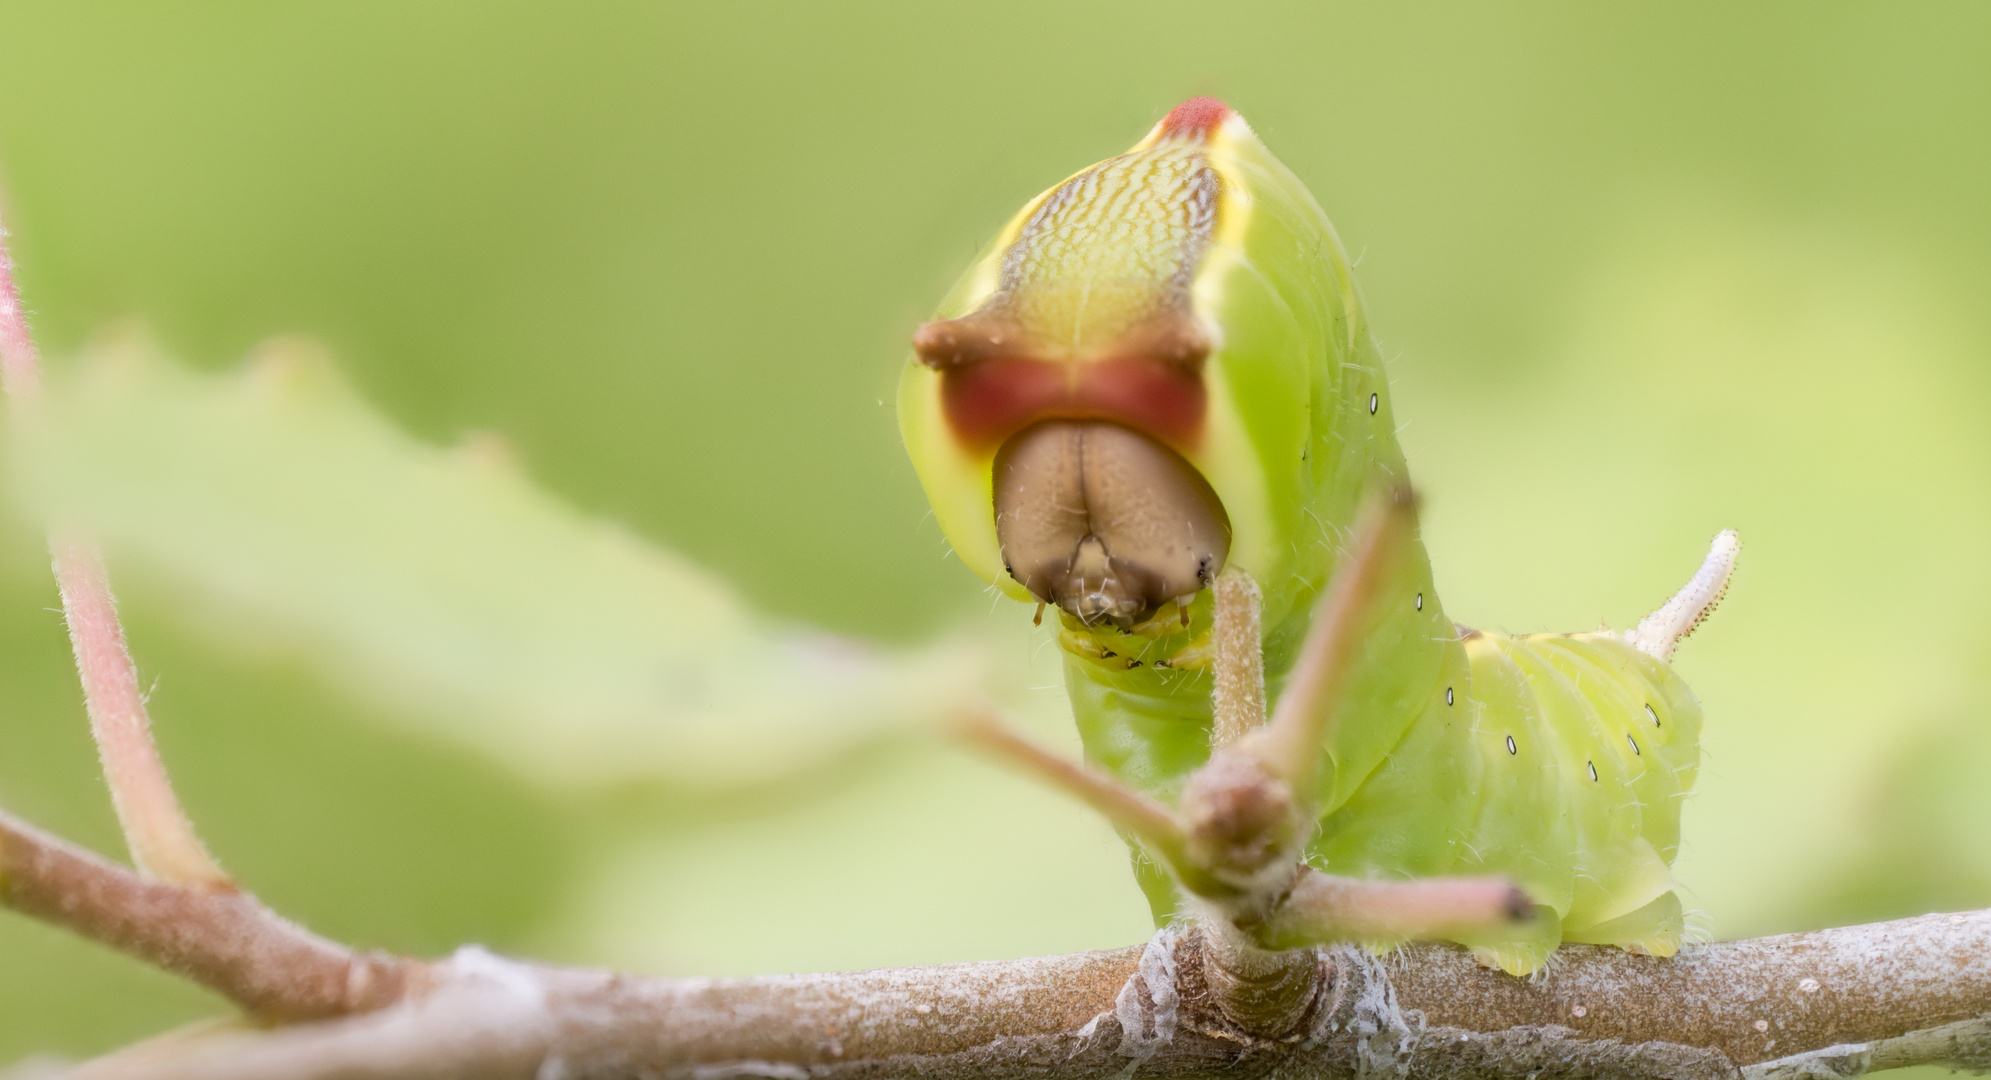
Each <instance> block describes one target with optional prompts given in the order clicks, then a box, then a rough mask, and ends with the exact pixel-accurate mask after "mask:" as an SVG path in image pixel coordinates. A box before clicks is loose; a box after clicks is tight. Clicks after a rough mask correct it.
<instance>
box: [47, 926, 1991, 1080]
mask: <svg viewBox="0 0 1991 1080" xmlns="http://www.w3.org/2000/svg"><path fill="white" fill-rule="evenodd" d="M1315 956H1316V958H1317V963H1318V965H1319V969H1318V970H1319V978H1318V980H1317V984H1316V990H1315V992H1314V997H1313V1001H1312V1002H1311V1004H1310V1005H1309V1007H1308V1008H1307V1009H1305V1010H1304V1012H1303V1014H1302V1015H1300V1016H1299V1017H1298V1019H1297V1021H1296V1023H1295V1024H1294V1025H1293V1026H1292V1028H1291V1029H1290V1030H1285V1031H1278V1032H1264V1031H1247V1030H1244V1029H1241V1028H1239V1027H1238V1026H1237V1025H1236V1024H1235V1023H1233V1022H1232V1021H1231V1020H1230V1019H1229V1018H1228V1017H1227V1016H1226V1015H1225V1014H1224V1012H1223V1011H1222V1010H1221V1009H1220V1008H1219V1007H1218V1003H1217V1002H1216V1001H1215V1000H1214V997H1213V995H1212V994H1211V992H1210V987H1209V986H1208V985H1207V984H1206V982H1205V971H1206V958H1205V955H1204V944H1203V940H1202V938H1201V936H1200V935H1199V934H1198V933H1196V932H1194V931H1193V930H1191V931H1182V930H1176V929H1171V930H1166V931H1163V932H1162V933H1161V934H1160V935H1157V937H1156V938H1155V940H1154V941H1151V942H1149V943H1148V944H1147V945H1146V946H1139V947H1134V948H1128V949H1118V950H1113V951H1109V952H1094V953H1079V954H1074V955H1069V956H1053V957H1042V958H1036V959H1028V960H1011V961H997V962H989V963H976V964H956V965H947V966H942V967H929V968H904V969H893V970H882V971H869V972H847V973H832V974H823V975H794V976H772V977H765V978H751V979H651V978H637V977H631V976H627V975H618V974H612V973H607V972H591V971H576V970H571V969H561V968H551V967H542V966H536V965H530V964H522V963H518V962H515V961H510V960H505V959H502V958H499V957H496V956H493V955H491V954H489V953H486V952H483V951H482V950H477V949H467V950H464V951H462V952H459V953H458V954H457V955H456V956H454V957H452V958H450V959H449V960H446V961H443V962H440V963H438V964H436V965H434V967H433V969H432V982H431V983H430V984H429V985H428V987H427V988H426V989H425V990H423V991H421V992H418V993H414V994H411V995H410V996H409V997H408V998H407V999H405V1000H404V1001H403V1002H401V1003H400V1004H397V1005H394V1006H391V1007H389V1008H386V1009H383V1010H380V1011H377V1012H373V1013H369V1014H365V1015H359V1016H352V1017H347V1018H344V1019H338V1020H331V1021H325V1022H320V1023H316V1024H308V1025H301V1026H296V1027H292V1028H287V1029H283V1030H279V1031H275V1032H249V1031H240V1030H236V1031H226V1032H210V1033H206V1034H202V1035H199V1036H195V1037H183V1038H178V1039H173V1040H168V1041H163V1042H159V1043H154V1044H148V1045H146V1046H143V1047H140V1048H136V1049H134V1050H133V1051H128V1052H126V1053H125V1054H121V1055H117V1056H115V1057H112V1058H106V1059H103V1060H101V1061H98V1062H96V1063H93V1064H91V1065H89V1066H86V1067H84V1068H83V1069H81V1070H79V1071H78V1072H77V1074H76V1076H77V1078H78V1080H104V1078H115V1080H169V1078H179V1077H189V1078H191V1077H201V1078H205V1080H231V1078H244V1080H246V1078H250V1077H273V1076H283V1077H294V1078H298V1080H313V1078H333V1077H338V1078H360V1077H365V1078H374V1080H388V1078H402V1077H417V1076H420V1077H472V1076H475V1077H480V1078H492V1080H502V1078H509V1077H517V1078H520V1080H526V1078H534V1080H538V1078H546V1077H562V1078H569V1080H571V1078H578V1077H607V1076H646V1077H647V1076H659V1077H665V1076H669V1077H690V1078H696V1080H720V1078H725V1077H737V1076H768V1077H782V1078H790V1080H803V1078H805V1077H821V1078H834V1077H845V1076H848V1077H859V1076H862V1077H871V1076H912V1075H918V1076H921V1077H926V1078H940V1080H946V1078H961V1080H968V1078H988V1077H997V1076H1003V1077H1010V1076H1026V1075H1027V1076H1050V1075H1055V1076H1060V1077H1106V1076H1130V1075H1134V1074H1135V1073H1138V1074H1139V1075H1142V1076H1154V1077H1191V1076H1205V1075H1210V1074H1213V1073H1219V1072H1221V1073H1222V1074H1223V1075H1225V1076H1238V1077H1259V1076H1272V1075H1281V1076H1297V1075H1323V1076H1361V1077H1365V1078H1371V1080H1374V1078H1384V1077H1390V1078H1403V1080H1424V1078H1432V1080H1438V1078H1445V1080H1452V1078H1458V1077H1468V1076H1471V1077H1502V1078H1505V1077H1513V1078H1515V1080H1520V1078H1522V1077H1527V1076H1536V1075H1556V1076H1578V1075H1581V1076H1603V1077H1627V1078H1629V1077H1658V1076H1668V1077H1707V1078H1715V1077H1737V1076H1748V1077H1750V1078H1751V1080H1795V1078H1797V1077H1815V1076H1853V1075H1858V1074H1859V1073H1861V1072H1863V1071H1866V1070H1868V1069H1876V1068H1893V1067H1898V1066H1900V1065H1905V1064H1920V1063H1936V1064H1949V1065H1952V1066H1958V1067H1966V1068H1973V1067H1974V1068H1983V1067H1986V1066H1987V1065H1991V1019H1988V1018H1991V911H1986V912H1974V913H1970V914H1966V915H1931V916H1924V917H1921V918H1917V919H1906V920H1902V921H1899V922H1892V923H1879V924H1874V925H1870V926H1858V927H1847V928H1842V929H1835V930H1822V931H1817V932H1813V933H1804V934H1788V935H1783V936H1780V937H1773V938H1763V939H1758V940H1753V941H1737V942H1724V943H1718V944H1712V945H1701V946H1695V947H1692V948H1689V949H1687V950H1685V951H1683V952H1682V953H1681V954H1680V955H1679V956H1678V957H1674V958H1669V959H1664V960H1660V959H1654V958H1651V957H1640V956H1634V955H1631V954H1629V953H1625V952H1622V951H1619V950H1616V949H1610V948H1604V947H1597V946H1582V945H1576V946H1565V947H1564V948H1563V949H1562V950H1561V952H1559V953H1558V954H1557V956H1558V963H1557V964H1556V965H1555V967H1554V968H1553V969H1552V970H1551V971H1550V972H1549V973H1547V974H1546V975H1545V976H1543V977H1540V978H1537V979H1532V980H1522V979H1516V978H1513V977H1511V976H1508V975H1506V974H1503V973H1501V972H1498V971H1493V970H1489V969H1486V968H1482V967H1480V966H1479V965H1477V964H1476V963H1474V962H1473V960H1472V959H1471V957H1470V956H1469V955H1467V954H1466V953H1465V952H1464V951H1463V950H1461V949H1458V948H1455V947H1452V946H1446V945H1412V946H1408V947H1405V948H1403V949H1399V950H1397V951H1396V952H1395V953H1393V954H1391V955H1390V956H1389V957H1387V958H1384V959H1380V960H1379V959H1377V958H1375V957H1373V956H1371V955H1369V954H1368V953H1366V952H1364V951H1362V950H1360V949H1357V948H1354V947H1351V946H1335V947H1331V948H1325V949H1321V950H1318V951H1316V953H1315Z"/></svg>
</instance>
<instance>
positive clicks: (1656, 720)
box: [1645, 701, 1659, 727]
mask: <svg viewBox="0 0 1991 1080" xmlns="http://www.w3.org/2000/svg"><path fill="white" fill-rule="evenodd" d="M1645 715H1647V716H1650V717H1652V726H1653V727H1658V726H1659V714H1658V713H1656V712H1654V711H1652V702H1650V701H1648V702H1646V703H1645Z"/></svg>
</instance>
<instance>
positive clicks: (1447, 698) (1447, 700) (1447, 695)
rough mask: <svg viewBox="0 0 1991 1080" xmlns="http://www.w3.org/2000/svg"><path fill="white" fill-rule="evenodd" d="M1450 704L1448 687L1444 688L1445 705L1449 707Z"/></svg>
mask: <svg viewBox="0 0 1991 1080" xmlns="http://www.w3.org/2000/svg"><path fill="white" fill-rule="evenodd" d="M1451 703H1452V688H1451V687H1449V686H1448V687H1446V688H1445V704H1447V705H1450V704H1451Z"/></svg>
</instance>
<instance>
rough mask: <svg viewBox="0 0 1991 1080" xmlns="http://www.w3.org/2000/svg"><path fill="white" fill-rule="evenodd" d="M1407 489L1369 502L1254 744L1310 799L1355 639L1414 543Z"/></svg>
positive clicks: (1412, 508)
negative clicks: (1269, 719)
mask: <svg viewBox="0 0 1991 1080" xmlns="http://www.w3.org/2000/svg"><path fill="white" fill-rule="evenodd" d="M1416 518H1417V511H1416V505H1415V499H1414V498H1413V497H1412V495H1411V492H1410V489H1409V488H1408V487H1403V486H1399V487H1394V488H1390V489H1388V490H1387V491H1386V492H1385V493H1384V494H1383V495H1382V496H1380V497H1377V498H1374V499H1372V500H1370V503H1369V505H1368V506H1367V507H1366V508H1365V509H1364V510H1363V512H1362V515H1361V517H1360V519H1359V520H1358V521H1357V522H1356V526H1355V537H1354V542H1353V543H1352V544H1351V545H1350V546H1349V549H1348V554H1347V556H1346V558H1344V559H1343V561H1342V563H1341V565H1340V566H1339V567H1337V568H1336V570H1335V573H1334V579H1333V580H1332V581H1330V582H1329V583H1328V588H1327V594H1326V595H1325V596H1323V597H1322V598H1321V601H1320V604H1319V606H1318V607H1316V608H1315V612H1314V621H1313V626H1312V627H1311V628H1310V629H1309V630H1308V631H1307V637H1306V641H1305V642H1304V643H1302V644H1301V646H1300V654H1299V658H1298V659H1297V660H1296V661H1295V662H1294V664H1293V670H1292V674H1291V675H1290V676H1288V677H1287V680H1286V692H1285V694H1284V695H1283V696H1282V697H1280V699H1279V707H1278V709H1277V710H1276V711H1275V712H1274V713H1273V714H1272V722H1271V724H1270V725H1269V726H1268V727H1266V728H1265V730H1264V732H1263V733H1262V734H1259V735H1257V736H1255V737H1254V738H1253V739H1252V740H1251V742H1252V743H1255V744H1256V749H1257V751H1258V752H1259V753H1260V754H1262V755H1263V756H1264V759H1265V762H1266V764H1267V765H1268V766H1270V767H1271V768H1272V769H1274V770H1275V771H1277V772H1278V773H1279V774H1280V775H1281V776H1283V777H1285V779H1286V782H1287V783H1288V784H1290V785H1291V786H1292V788H1293V791H1294V792H1296V793H1297V794H1298V795H1299V796H1300V797H1301V798H1303V799H1304V798H1310V797H1311V796H1312V794H1313V791H1314V786H1315V781H1316V779H1317V778H1318V776H1319V772H1320V765H1321V752H1320V747H1321V746H1322V744H1323V743H1325V742H1326V740H1327V736H1328V733H1329V732H1330V731H1331V730H1332V728H1333V723H1334V713H1335V707H1336V704H1337V702H1338V700H1339V698H1340V694H1341V689H1342V683H1343V681H1344V680H1345V679H1346V677H1347V674H1348V669H1349V666H1350V661H1351V658H1352V657H1353V655H1354V649H1355V645H1356V642H1358V641H1359V640H1360V639H1361V635H1362V631H1363V629H1364V624H1365V623H1366V622H1367V620H1368V616H1369V612H1370V610H1371V609H1372V608H1373V607H1374V605H1375V600H1376V594H1377V593H1378V592H1379V591H1380V589H1381V587H1382V583H1383V580H1384V579H1385V578H1386V577H1387V576H1388V575H1389V571H1390V569H1391V567H1392V566H1393V564H1394V563H1395V561H1396V559H1397V558H1398V557H1399V556H1400V555H1401V554H1402V552H1403V550H1404V549H1405V548H1406V547H1407V546H1408V545H1409V543H1410V537H1411V532H1412V529H1413V527H1414V525H1415V524H1416Z"/></svg>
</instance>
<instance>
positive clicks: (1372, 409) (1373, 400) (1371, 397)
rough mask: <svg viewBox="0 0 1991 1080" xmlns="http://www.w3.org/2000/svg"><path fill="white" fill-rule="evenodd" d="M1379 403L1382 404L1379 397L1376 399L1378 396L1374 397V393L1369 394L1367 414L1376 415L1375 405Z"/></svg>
mask: <svg viewBox="0 0 1991 1080" xmlns="http://www.w3.org/2000/svg"><path fill="white" fill-rule="evenodd" d="M1380 404H1382V402H1381V400H1380V399H1378V398H1377V397H1376V395H1374V394H1370V395H1369V415H1370V416H1374V415H1376V407H1377V406H1378V405H1380Z"/></svg>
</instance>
